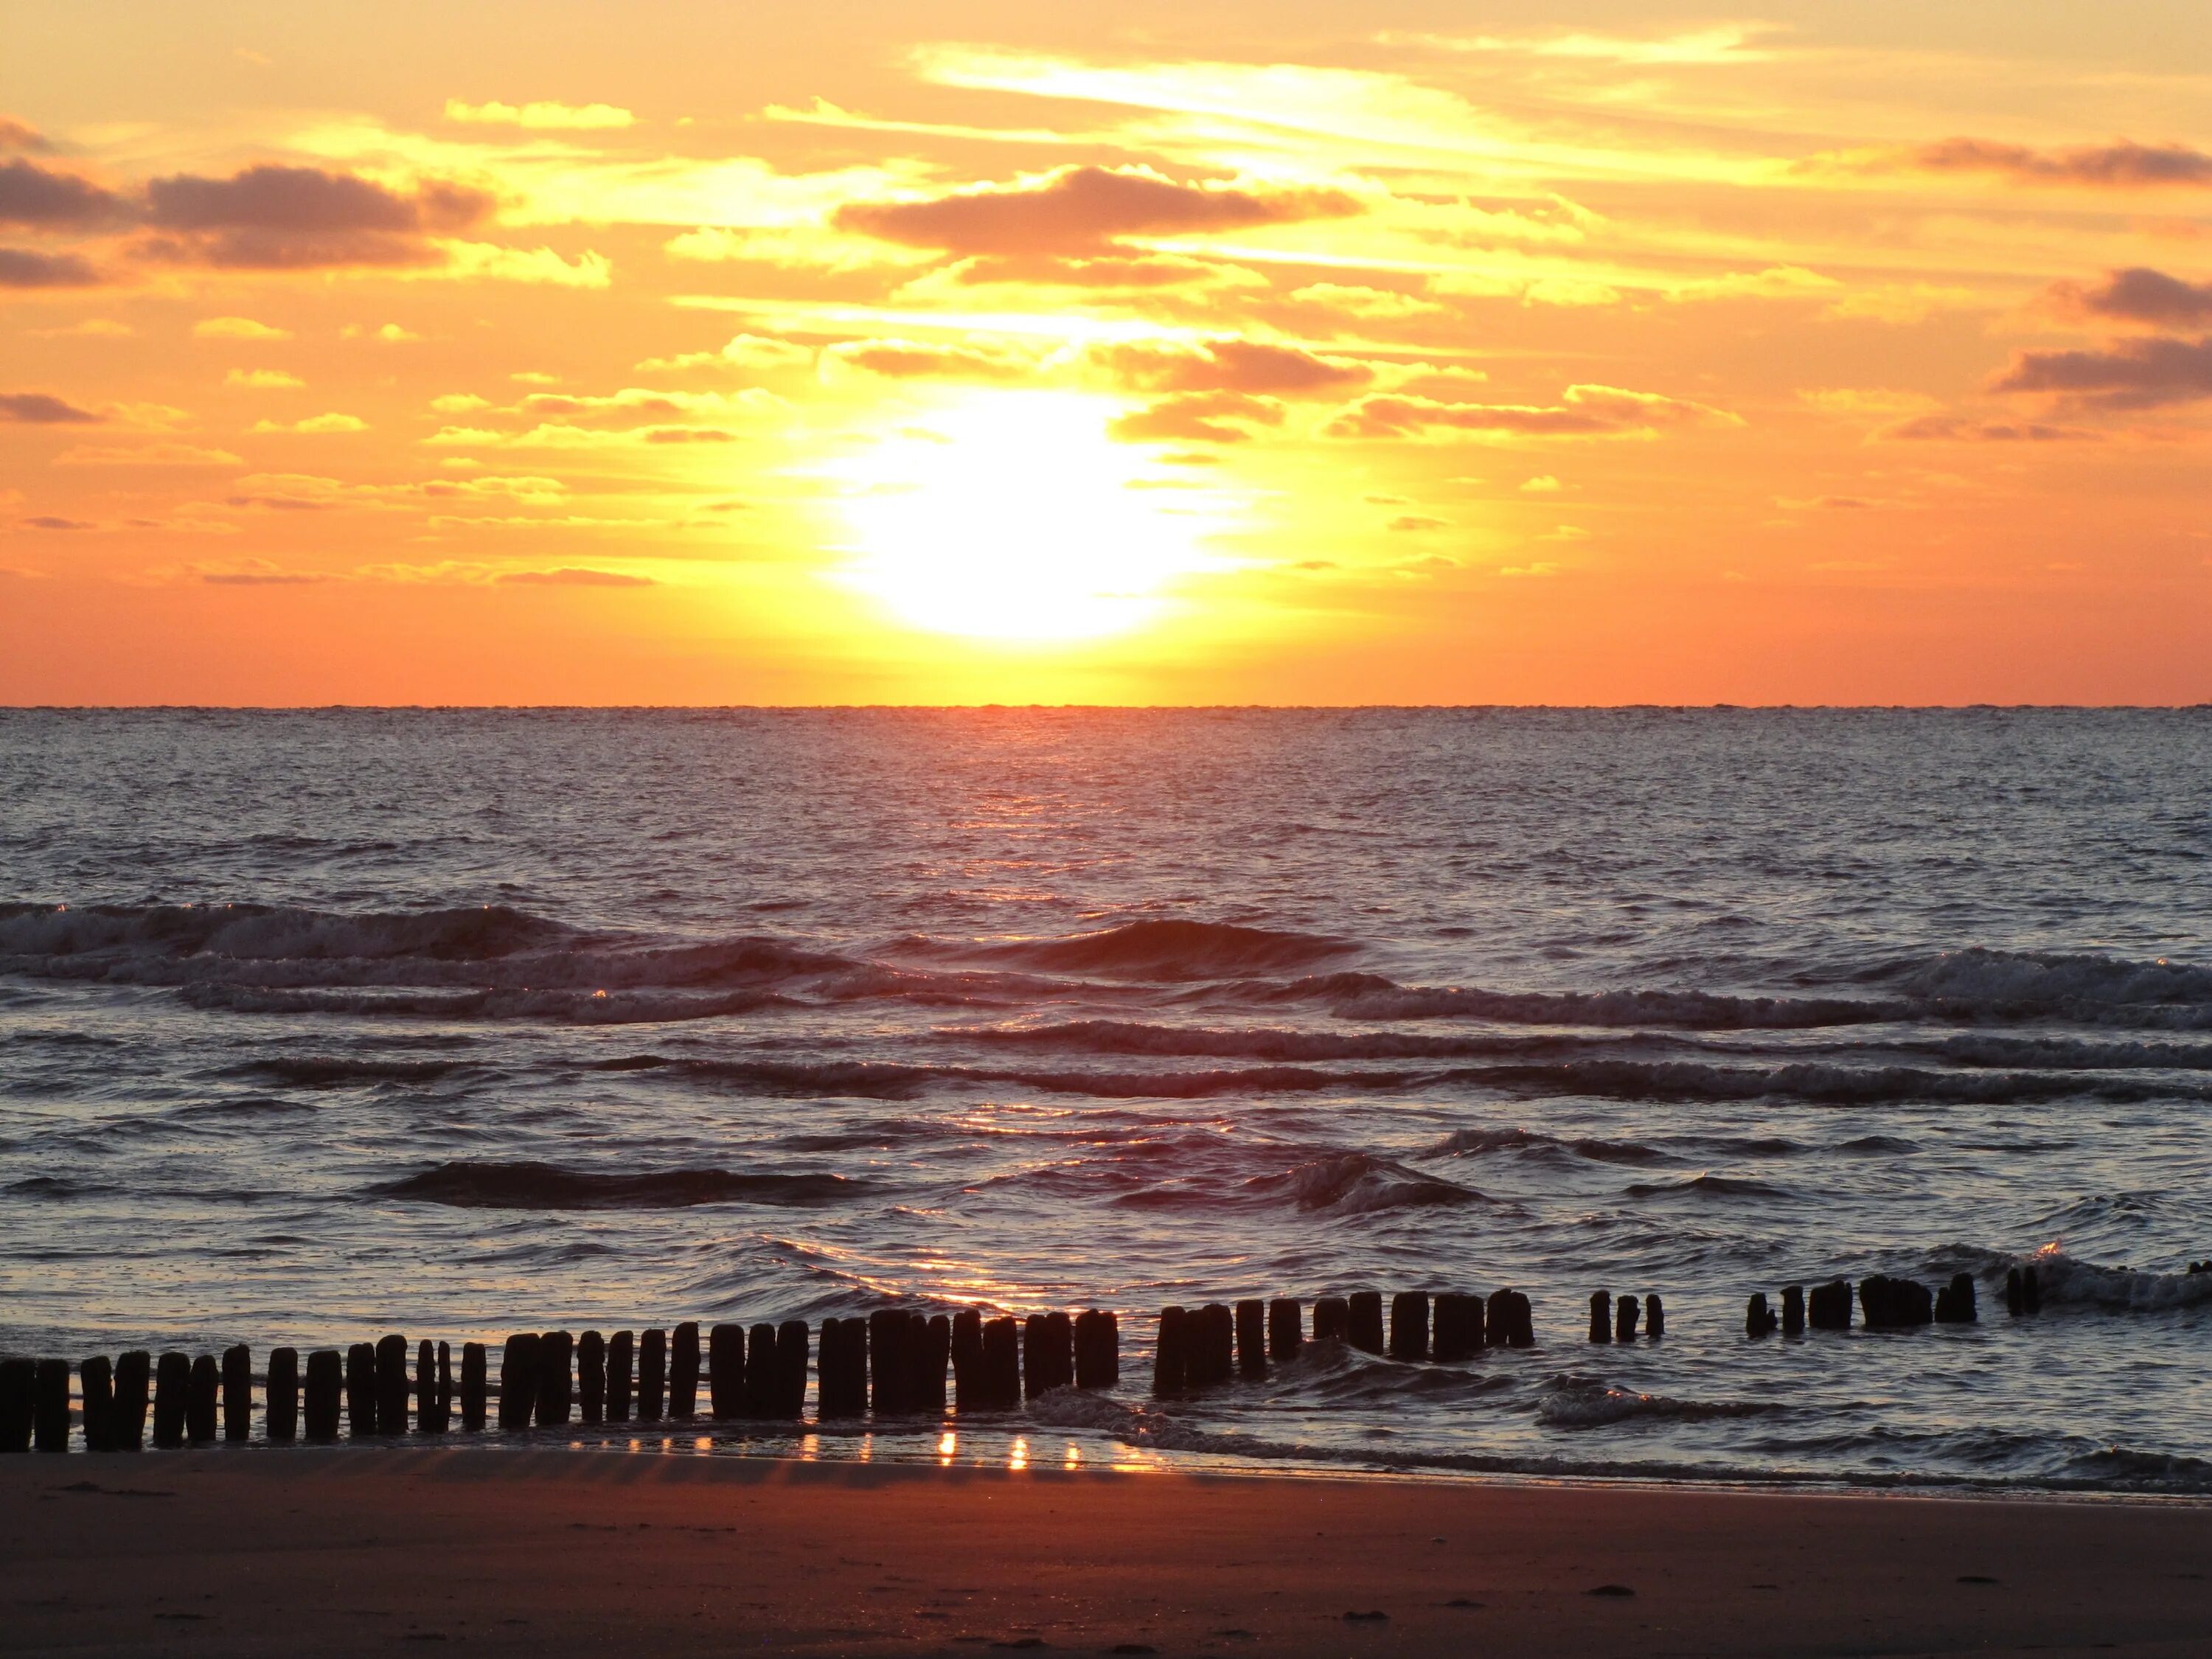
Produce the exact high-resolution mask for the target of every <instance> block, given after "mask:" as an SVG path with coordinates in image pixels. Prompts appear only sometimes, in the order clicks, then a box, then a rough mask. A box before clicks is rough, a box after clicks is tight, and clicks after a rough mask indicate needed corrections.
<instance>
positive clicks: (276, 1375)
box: [261, 1348, 300, 1446]
mask: <svg viewBox="0 0 2212 1659" xmlns="http://www.w3.org/2000/svg"><path fill="white" fill-rule="evenodd" d="M262 1402H263V1403H262V1416H261V1431H262V1432H263V1433H264V1434H265V1435H267V1436H268V1437H269V1441H270V1444H271V1445H277V1446H282V1445H286V1444H289V1443H290V1442H292V1441H295V1440H297V1439H298V1438H299V1437H300V1351H299V1350H298V1349H297V1348H271V1349H270V1351H269V1383H268V1386H267V1387H266V1389H264V1391H263V1394H262Z"/></svg>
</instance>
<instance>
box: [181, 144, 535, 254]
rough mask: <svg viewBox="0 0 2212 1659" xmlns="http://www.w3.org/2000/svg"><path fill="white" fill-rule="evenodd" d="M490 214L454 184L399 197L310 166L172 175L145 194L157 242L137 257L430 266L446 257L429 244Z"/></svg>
mask: <svg viewBox="0 0 2212 1659" xmlns="http://www.w3.org/2000/svg"><path fill="white" fill-rule="evenodd" d="M493 205H494V204H493V202H492V198H491V197H489V196H487V195H485V194H483V192H482V191H472V190H467V189H465V188H463V187H461V186H459V185H449V184H441V183H435V182H433V183H429V184H425V185H422V186H421V187H419V188H418V189H417V190H416V191H415V192H414V193H413V194H412V195H401V194H399V193H398V192H397V191H392V190H387V189H386V187H385V186H383V185H379V184H376V183H374V182H372V181H371V180H369V179H361V178H356V177H355V176H354V175H353V174H351V173H325V172H323V171H322V170H321V169H319V168H317V167H248V168H246V171H244V172H243V173H236V174H234V175H233V176H232V177H230V178H228V179H204V178H199V177H197V176H195V175H193V174H191V173H179V174H177V175H175V176H174V177H172V178H167V179H155V180H153V181H152V182H151V183H150V184H149V185H147V186H146V214H145V221H146V223H147V224H148V225H149V226H150V227H152V228H154V229H155V231H157V232H161V233H163V234H161V235H158V236H156V237H155V238H153V239H151V240H149V241H148V242H146V243H145V244H143V247H142V250H141V251H142V252H143V253H144V254H145V255H146V256H147V257H148V258H154V259H159V260H163V261H167V262H170V263H176V264H205V265H215V266H218V267H221V268H224V269H229V270H314V269H320V268H327V267H334V266H343V265H370V266H406V265H428V264H440V263H442V261H443V260H444V258H445V255H444V254H443V253H442V252H441V251H440V250H439V249H437V248H436V247H435V246H432V245H431V243H430V242H429V240H428V238H429V237H430V236H431V235H433V234H436V233H439V232H444V231H455V230H460V229H463V228H466V227H468V226H470V225H471V224H474V223H476V222H478V221H479V220H481V219H483V218H484V217H485V216H487V215H489V213H490V211H491V210H492V207H493Z"/></svg>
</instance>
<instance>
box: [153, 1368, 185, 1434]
mask: <svg viewBox="0 0 2212 1659" xmlns="http://www.w3.org/2000/svg"><path fill="white" fill-rule="evenodd" d="M191 1390H192V1362H191V1360H190V1359H189V1358H186V1357H185V1355H183V1354H180V1353H177V1352H168V1353H165V1354H163V1355H162V1356H161V1360H160V1362H159V1363H158V1364H155V1367H154V1443H155V1445H156V1446H158V1447H160V1448H161V1449H162V1450H163V1451H173V1450H174V1449H176V1448H177V1447H179V1446H181V1445H183V1444H184V1443H185V1395H189V1394H190V1393H191Z"/></svg>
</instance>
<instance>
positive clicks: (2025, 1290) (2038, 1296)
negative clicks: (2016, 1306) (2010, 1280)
mask: <svg viewBox="0 0 2212 1659" xmlns="http://www.w3.org/2000/svg"><path fill="white" fill-rule="evenodd" d="M2020 1305H2021V1308H2022V1309H2024V1310H2026V1311H2027V1312H2029V1313H2032V1314H2039V1313H2041V1312H2042V1311H2043V1275H2042V1274H2041V1273H2038V1272H2037V1271H2036V1270H2035V1264H2034V1263H2033V1261H2031V1262H2029V1263H2028V1264H2027V1266H2026V1267H2022V1268H2021V1270H2020Z"/></svg>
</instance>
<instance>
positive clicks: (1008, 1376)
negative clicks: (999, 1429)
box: [983, 1314, 1022, 1412]
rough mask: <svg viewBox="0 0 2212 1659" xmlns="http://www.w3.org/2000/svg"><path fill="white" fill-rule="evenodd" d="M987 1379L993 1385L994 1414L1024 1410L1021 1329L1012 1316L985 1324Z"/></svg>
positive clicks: (991, 1389) (1003, 1316)
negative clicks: (995, 1412)
mask: <svg viewBox="0 0 2212 1659" xmlns="http://www.w3.org/2000/svg"><path fill="white" fill-rule="evenodd" d="M983 1376H984V1377H985V1379H986V1380H987V1382H988V1383H989V1385H990V1391H991V1392H990V1400H991V1409H992V1410H993V1411H1000V1412H1010V1411H1013V1410H1016V1409H1017V1408H1018V1407H1020V1405H1021V1403H1022V1336H1021V1326H1020V1325H1019V1323H1018V1322H1016V1320H1015V1318H1014V1316H1013V1315H1012V1314H1003V1315H1001V1316H1000V1317H998V1318H996V1319H987V1320H985V1321H984V1322H983Z"/></svg>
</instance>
